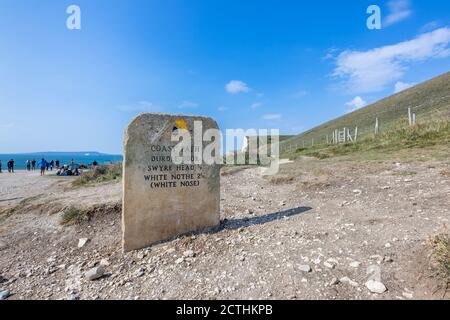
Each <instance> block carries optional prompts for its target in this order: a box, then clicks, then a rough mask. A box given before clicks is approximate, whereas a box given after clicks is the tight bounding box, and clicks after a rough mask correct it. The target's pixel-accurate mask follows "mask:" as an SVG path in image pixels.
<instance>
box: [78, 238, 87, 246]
mask: <svg viewBox="0 0 450 320" xmlns="http://www.w3.org/2000/svg"><path fill="white" fill-rule="evenodd" d="M88 241H89V239H88V238H81V239H79V240H78V248H83V247H84V246H85V245H86V243H87V242H88Z"/></svg>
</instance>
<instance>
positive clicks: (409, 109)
mask: <svg viewBox="0 0 450 320" xmlns="http://www.w3.org/2000/svg"><path fill="white" fill-rule="evenodd" d="M408 120H409V126H410V127H412V121H413V120H412V114H411V107H408Z"/></svg>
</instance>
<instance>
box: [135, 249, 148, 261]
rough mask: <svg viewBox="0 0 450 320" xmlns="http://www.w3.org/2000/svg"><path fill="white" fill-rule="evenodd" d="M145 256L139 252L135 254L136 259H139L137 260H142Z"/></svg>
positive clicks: (142, 252)
mask: <svg viewBox="0 0 450 320" xmlns="http://www.w3.org/2000/svg"><path fill="white" fill-rule="evenodd" d="M145 256H146V254H145V252H144V251H139V252H138V253H137V254H136V258H137V259H139V260H142V259H144V258H145Z"/></svg>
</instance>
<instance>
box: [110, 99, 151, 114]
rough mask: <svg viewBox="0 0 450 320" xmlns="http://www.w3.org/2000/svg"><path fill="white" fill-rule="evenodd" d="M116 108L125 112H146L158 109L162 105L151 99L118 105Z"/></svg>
mask: <svg viewBox="0 0 450 320" xmlns="http://www.w3.org/2000/svg"><path fill="white" fill-rule="evenodd" d="M116 109H117V110H119V111H123V112H145V111H158V110H159V109H160V107H159V106H158V105H156V104H154V103H153V102H150V101H139V102H137V103H134V104H129V105H122V106H118V107H116Z"/></svg>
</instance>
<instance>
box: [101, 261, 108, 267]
mask: <svg viewBox="0 0 450 320" xmlns="http://www.w3.org/2000/svg"><path fill="white" fill-rule="evenodd" d="M109 265H110V263H109V260H108V259H102V260H100V266H102V267H107V266H109Z"/></svg>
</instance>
